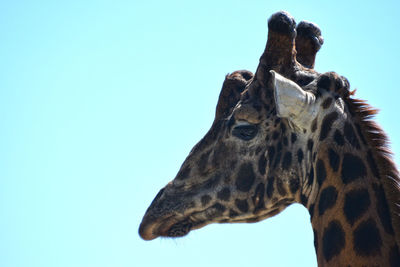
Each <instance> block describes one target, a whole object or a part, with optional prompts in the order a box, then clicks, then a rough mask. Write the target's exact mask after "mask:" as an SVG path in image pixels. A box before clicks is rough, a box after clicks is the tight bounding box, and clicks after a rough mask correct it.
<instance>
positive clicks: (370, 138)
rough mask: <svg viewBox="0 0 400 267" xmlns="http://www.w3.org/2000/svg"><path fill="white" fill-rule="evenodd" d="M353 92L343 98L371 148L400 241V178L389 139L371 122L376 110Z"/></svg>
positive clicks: (359, 130) (397, 238)
mask: <svg viewBox="0 0 400 267" xmlns="http://www.w3.org/2000/svg"><path fill="white" fill-rule="evenodd" d="M354 93H355V90H354V91H352V92H350V93H349V94H348V95H347V97H345V98H344V100H345V102H346V103H347V106H348V107H349V111H350V113H351V114H352V115H353V116H355V118H356V120H358V122H359V124H360V129H357V131H358V133H359V135H360V138H362V139H363V138H364V139H365V141H366V142H367V145H368V146H369V147H370V148H371V151H372V154H373V157H374V158H375V162H376V166H377V168H378V171H379V176H380V179H381V182H382V185H383V189H384V192H385V196H386V199H387V201H388V206H389V211H390V215H391V220H392V226H393V230H394V232H395V236H396V240H397V242H399V241H400V177H399V172H398V170H397V167H396V164H395V163H394V161H393V153H392V152H391V150H390V148H389V144H390V142H389V139H388V137H387V135H386V133H385V132H384V131H383V130H382V128H381V127H380V126H379V125H378V124H377V123H376V122H375V121H374V120H373V118H374V117H375V115H376V114H377V113H378V110H377V109H375V108H373V107H371V106H370V105H369V104H368V103H367V102H366V101H365V100H361V99H356V98H353V97H351V96H353V95H354Z"/></svg>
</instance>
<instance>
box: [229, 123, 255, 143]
mask: <svg viewBox="0 0 400 267" xmlns="http://www.w3.org/2000/svg"><path fill="white" fill-rule="evenodd" d="M257 132H258V128H257V125H251V124H248V125H239V126H236V127H235V128H233V130H232V134H233V135H234V136H236V137H238V138H240V139H242V140H245V141H249V140H251V139H253V138H254V137H255V136H256V135H257Z"/></svg>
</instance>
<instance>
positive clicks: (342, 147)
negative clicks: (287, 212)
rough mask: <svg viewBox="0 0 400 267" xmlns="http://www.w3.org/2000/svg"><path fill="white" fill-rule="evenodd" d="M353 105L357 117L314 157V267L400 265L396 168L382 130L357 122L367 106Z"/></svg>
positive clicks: (311, 202) (334, 133)
mask: <svg viewBox="0 0 400 267" xmlns="http://www.w3.org/2000/svg"><path fill="white" fill-rule="evenodd" d="M356 104H357V103H356ZM356 104H354V102H351V103H349V106H350V112H351V113H352V114H356V115H355V117H353V118H350V119H349V120H347V121H346V122H345V123H344V124H343V125H344V126H343V127H342V128H339V129H333V130H332V135H331V137H329V138H330V139H331V140H329V142H326V143H325V144H324V145H320V146H319V147H318V151H317V152H316V156H315V158H313V159H312V160H313V164H312V169H313V170H314V177H315V179H314V184H313V190H312V191H311V194H310V195H309V198H308V203H307V208H308V209H309V212H310V215H311V223H312V227H313V231H314V245H315V249H316V254H317V259H318V265H319V266H349V265H350V266H400V254H399V247H400V246H399V243H398V241H399V239H398V236H399V229H398V225H399V224H398V213H397V210H396V206H395V204H394V203H398V200H399V199H398V196H399V190H398V188H397V187H396V186H395V183H393V181H397V180H398V174H397V170H396V168H395V166H394V164H393V163H392V162H391V160H390V158H389V157H388V154H387V153H386V154H385V153H384V152H386V150H384V148H385V147H386V137H385V136H384V134H383V132H382V131H381V130H380V128H379V127H378V126H376V125H375V124H373V123H372V122H371V121H368V120H366V119H365V118H361V119H360V114H359V113H360V112H359V111H360V107H363V108H364V109H363V110H364V112H365V111H368V110H367V108H368V107H366V106H365V104H362V105H361V104H360V105H359V106H354V105H356ZM352 105H353V106H352ZM357 108H358V110H357ZM357 112H358V113H357ZM357 116H358V117H357ZM369 117H370V116H368V119H369ZM371 129H374V130H375V131H371ZM379 140H380V141H379ZM390 190H391V191H390ZM392 203H393V204H392Z"/></svg>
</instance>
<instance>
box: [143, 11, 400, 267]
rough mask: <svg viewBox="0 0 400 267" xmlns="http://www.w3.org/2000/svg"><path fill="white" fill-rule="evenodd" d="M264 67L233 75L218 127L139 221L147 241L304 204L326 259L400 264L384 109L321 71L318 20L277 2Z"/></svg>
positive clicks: (399, 222) (328, 262)
mask: <svg viewBox="0 0 400 267" xmlns="http://www.w3.org/2000/svg"><path fill="white" fill-rule="evenodd" d="M268 28H269V31H268V40H267V44H266V47H265V50H264V52H263V54H262V56H261V58H260V63H259V65H258V67H257V70H256V72H255V73H254V74H253V73H251V72H249V71H245V70H242V71H235V72H233V73H232V74H230V75H227V76H226V77H225V81H224V84H223V86H222V90H221V93H220V96H219V99H218V103H217V108H216V114H215V119H214V122H213V124H212V126H211V129H210V130H209V131H208V133H207V134H206V135H205V136H204V138H203V139H202V140H201V141H200V142H199V143H198V144H196V145H195V147H194V148H193V149H192V151H191V152H190V154H189V155H188V157H187V158H186V160H185V161H184V162H183V164H182V166H181V168H180V170H179V172H178V174H177V175H176V177H175V179H173V180H172V181H171V182H170V183H168V184H167V185H166V186H165V187H164V188H163V189H161V190H160V192H159V193H158V194H157V196H156V197H155V198H154V200H153V202H152V203H151V204H150V207H149V208H148V209H147V211H146V213H145V215H144V217H143V220H142V222H141V224H140V227H139V234H140V236H141V237H142V238H143V239H145V240H152V239H155V238H157V237H159V236H166V237H180V236H184V235H186V234H188V233H189V232H190V231H192V230H195V229H199V228H201V227H204V226H206V225H207V224H211V223H237V222H241V223H245V222H257V221H260V220H264V219H266V218H269V217H272V216H274V215H276V214H278V213H279V212H281V211H282V210H284V209H285V208H286V207H287V206H289V205H291V204H293V203H301V204H302V205H304V206H305V207H306V208H307V209H308V211H309V213H310V218H311V224H312V227H313V230H314V245H315V249H316V253H317V260H318V264H319V265H320V266H392V267H394V266H400V253H399V240H400V217H399V214H400V207H399V204H400V179H399V174H398V171H397V169H396V166H395V164H394V163H393V162H392V160H391V153H390V151H389V149H388V145H387V143H388V142H387V138H386V135H385V134H384V133H383V131H382V130H381V129H380V128H379V126H377V125H376V124H375V123H374V122H373V121H372V119H371V117H372V115H374V114H375V113H376V111H375V110H373V109H371V108H370V107H369V106H368V105H367V104H366V103H365V102H364V101H361V100H357V99H354V98H353V96H352V95H353V92H351V91H350V84H349V82H348V80H347V79H346V78H344V77H343V76H340V75H338V74H336V73H334V72H328V73H324V74H321V73H318V72H317V71H315V70H314V69H313V66H314V63H315V56H316V54H317V52H318V50H319V49H320V47H321V45H322V44H323V38H322V36H321V31H320V29H319V28H318V26H316V25H315V24H313V23H310V22H300V23H299V24H298V25H297V26H296V22H295V20H294V19H293V18H292V17H291V16H290V15H289V14H288V13H286V12H283V11H281V12H277V13H275V14H274V15H272V16H271V18H270V19H269V21H268Z"/></svg>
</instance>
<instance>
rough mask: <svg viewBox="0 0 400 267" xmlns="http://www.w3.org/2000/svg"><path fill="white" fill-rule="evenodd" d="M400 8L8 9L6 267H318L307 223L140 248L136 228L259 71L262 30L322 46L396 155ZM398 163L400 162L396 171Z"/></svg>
mask: <svg viewBox="0 0 400 267" xmlns="http://www.w3.org/2000/svg"><path fill="white" fill-rule="evenodd" d="M399 7H400V6H399V2H398V1H379V2H378V1H363V2H358V1H354V3H353V2H351V1H334V2H333V1H329V2H328V1H273V2H271V1H238V0H236V1H208V0H207V1H197V2H194V1H193V2H192V1H173V0H171V1H136V0H134V1H116V0H114V1H17V0H16V1H1V2H0V62H1V63H0V130H1V138H0V266H3V267H19V266H32V267H36V266H38V267H39V266H40V267H47V266H230V267H234V266H252V265H257V266H275V267H276V266H316V258H315V252H314V247H313V236H312V229H311V225H310V223H309V215H308V212H307V211H306V210H305V208H303V207H302V206H300V205H293V206H291V207H289V208H288V209H287V210H285V211H284V212H283V213H282V214H280V215H278V216H276V217H274V218H271V219H269V220H266V221H263V222H260V223H257V224H235V225H210V226H207V227H205V228H203V229H201V230H197V231H194V232H192V233H190V234H189V236H187V237H185V238H180V239H174V240H171V239H156V240H154V241H151V242H145V241H143V240H141V239H140V237H139V236H138V234H137V230H138V226H139V223H140V221H141V218H142V216H143V214H144V212H145V210H146V208H147V206H148V205H149V204H150V202H151V200H152V199H153V197H154V196H155V195H156V193H157V192H158V190H159V189H160V188H161V187H162V186H164V185H165V184H166V183H167V182H168V181H170V180H171V179H173V178H174V176H175V175H176V173H177V171H178V169H179V167H180V165H181V163H182V162H183V160H184V159H185V157H186V155H187V154H188V152H189V151H190V149H191V148H192V147H193V145H194V144H195V143H196V142H197V141H198V140H200V138H201V137H202V136H203V135H204V134H205V133H206V131H207V130H208V128H209V127H210V126H211V123H212V120H213V117H214V110H215V105H216V102H217V98H218V94H219V91H220V88H221V85H222V82H223V80H224V76H225V75H226V74H227V73H229V72H233V71H235V70H238V69H248V70H251V71H253V72H254V71H255V69H256V67H257V64H258V59H259V57H260V55H261V53H262V51H263V49H264V46H265V42H266V37H267V18H268V17H269V16H270V15H271V14H273V13H274V12H276V11H278V10H287V11H289V12H290V13H291V14H292V15H293V16H294V17H295V19H296V21H297V22H300V21H301V20H309V21H313V22H315V23H317V24H318V25H319V26H320V27H321V29H322V33H323V36H324V38H325V44H324V45H323V47H322V49H321V51H320V52H319V55H318V58H317V64H316V69H317V70H318V71H320V72H325V71H332V70H334V71H336V72H338V73H339V74H341V75H344V76H346V77H347V78H348V79H349V80H350V83H351V87H352V89H355V88H357V89H358V91H357V94H356V96H357V97H359V98H363V99H367V100H368V102H369V103H370V104H372V105H373V106H375V107H377V108H379V109H381V112H380V113H379V115H378V116H377V121H378V122H379V124H380V125H382V126H383V128H384V129H385V131H386V132H387V133H388V134H389V136H390V138H391V141H392V142H393V143H392V150H393V151H394V152H397V154H398V153H399V152H400V144H399V142H400V134H399V131H400V127H399V124H398V116H399V115H398V114H399V113H398V109H397V108H398V103H397V101H398V97H399V92H398V78H399V73H398V64H399V59H400V56H399V52H398V50H399V41H400V40H399V28H400V27H399V26H400V25H399V24H400V23H399V19H398V10H399ZM396 162H398V158H396Z"/></svg>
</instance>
